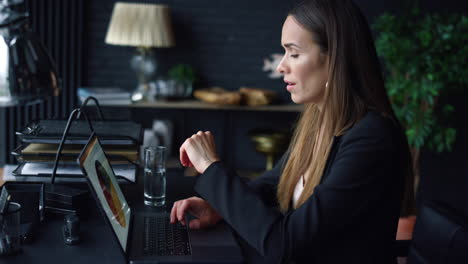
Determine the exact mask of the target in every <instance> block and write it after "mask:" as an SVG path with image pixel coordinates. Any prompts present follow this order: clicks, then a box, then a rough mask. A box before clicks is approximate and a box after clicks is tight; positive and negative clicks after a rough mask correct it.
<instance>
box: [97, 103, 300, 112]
mask: <svg viewBox="0 0 468 264" xmlns="http://www.w3.org/2000/svg"><path fill="white" fill-rule="evenodd" d="M105 106H111V107H130V108H155V109H157V108H160V109H164V108H165V109H198V110H231V111H262V112H267V111H271V112H300V111H302V109H303V106H302V105H296V104H283V105H262V106H245V105H216V104H208V103H204V102H200V101H197V100H184V101H156V102H141V103H135V104H129V105H105Z"/></svg>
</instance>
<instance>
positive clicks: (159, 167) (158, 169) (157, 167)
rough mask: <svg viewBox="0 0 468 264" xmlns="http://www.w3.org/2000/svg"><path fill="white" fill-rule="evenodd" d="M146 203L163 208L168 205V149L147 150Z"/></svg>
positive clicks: (145, 164)
mask: <svg viewBox="0 0 468 264" xmlns="http://www.w3.org/2000/svg"><path fill="white" fill-rule="evenodd" d="M143 185H144V203H145V205H150V206H163V205H164V204H165V203H166V147H164V146H158V147H147V148H145V162H144V183H143Z"/></svg>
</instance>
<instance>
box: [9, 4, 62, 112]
mask: <svg viewBox="0 0 468 264" xmlns="http://www.w3.org/2000/svg"><path fill="white" fill-rule="evenodd" d="M28 18H29V15H28V13H27V12H26V8H25V4H24V1H23V0H2V1H1V2H0V58H1V63H0V106H14V105H22V104H25V103H27V102H28V103H33V102H36V101H38V100H41V99H44V98H45V97H47V96H52V95H53V96H57V95H58V94H59V92H60V79H59V76H58V74H57V71H56V68H55V64H54V62H53V61H52V58H51V57H50V55H49V54H48V52H47V50H46V48H45V47H44V45H43V44H42V43H41V42H40V40H39V39H38V38H37V37H36V36H35V35H34V33H33V32H32V31H31V29H30V28H31V27H30V26H29V19H28Z"/></svg>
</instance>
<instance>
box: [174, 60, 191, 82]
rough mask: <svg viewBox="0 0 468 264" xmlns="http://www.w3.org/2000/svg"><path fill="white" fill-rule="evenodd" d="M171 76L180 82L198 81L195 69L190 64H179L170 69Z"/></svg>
mask: <svg viewBox="0 0 468 264" xmlns="http://www.w3.org/2000/svg"><path fill="white" fill-rule="evenodd" d="M168 75H169V78H171V79H172V80H176V81H178V82H188V83H193V82H195V81H196V74H195V70H194V69H193V68H192V66H190V65H188V64H177V65H175V66H173V67H172V68H170V69H169V71H168Z"/></svg>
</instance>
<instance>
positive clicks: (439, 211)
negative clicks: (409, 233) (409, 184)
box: [407, 202, 468, 264]
mask: <svg viewBox="0 0 468 264" xmlns="http://www.w3.org/2000/svg"><path fill="white" fill-rule="evenodd" d="M407 260H408V261H407V263H408V264H428V263H431V264H433V263H444V264H445V263H464V264H466V263H468V219H467V217H466V216H462V215H461V214H459V213H457V212H456V211H455V210H454V209H453V208H451V207H449V206H448V205H447V204H443V203H440V202H437V203H435V202H424V203H423V205H422V206H421V208H420V210H419V213H418V217H417V219H416V223H415V227H414V231H413V240H412V241H411V243H410V247H409V253H408V259H407Z"/></svg>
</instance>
